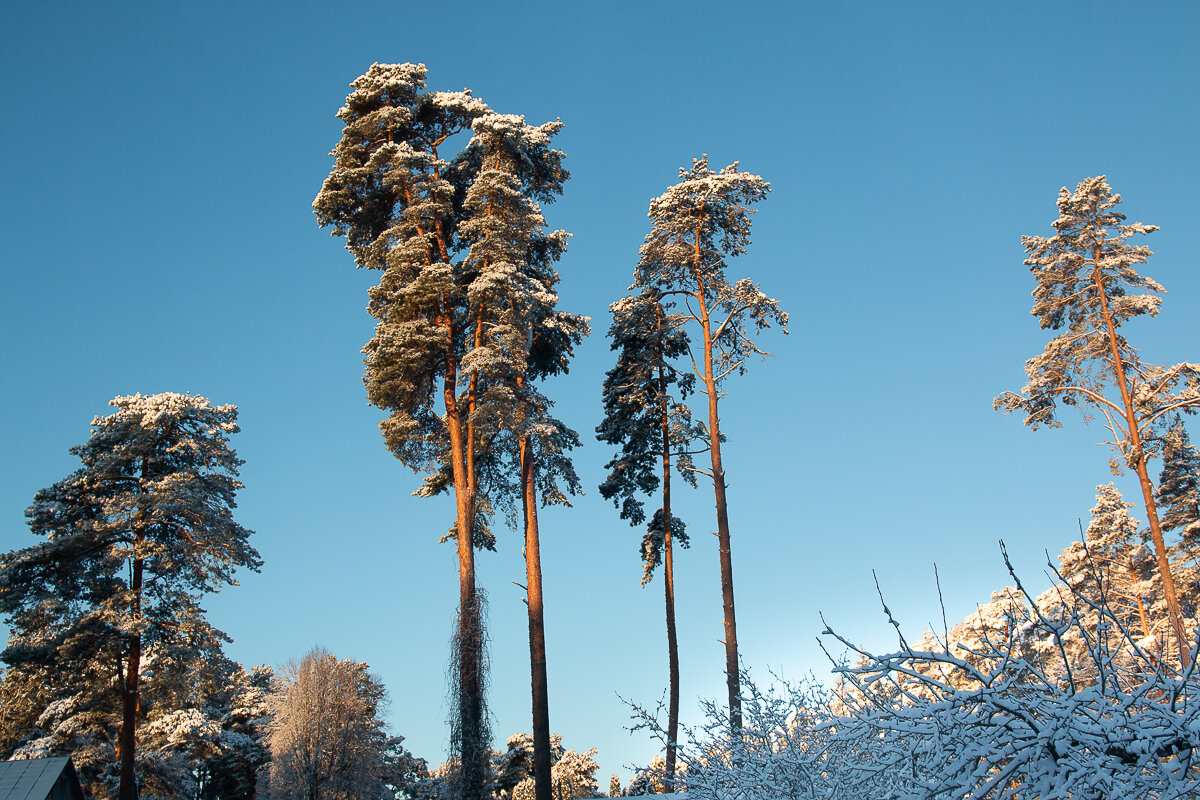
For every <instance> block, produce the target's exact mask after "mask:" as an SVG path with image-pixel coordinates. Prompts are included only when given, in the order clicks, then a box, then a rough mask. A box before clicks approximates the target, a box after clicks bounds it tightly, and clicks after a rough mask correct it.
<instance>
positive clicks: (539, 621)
mask: <svg viewBox="0 0 1200 800" xmlns="http://www.w3.org/2000/svg"><path fill="white" fill-rule="evenodd" d="M520 447H521V487H522V490H523V492H522V493H523V500H524V511H525V581H526V595H527V598H528V605H529V672H530V688H531V693H532V696H533V791H534V797H535V798H536V800H551V789H552V784H551V776H550V769H551V764H550V697H549V688H548V684H547V680H546V624H545V614H544V605H543V598H542V556H541V543H540V541H539V539H538V517H537V488H536V486H535V485H534V464H533V453H532V452H531V450H530V447H529V439H528V438H523V439H521V445H520Z"/></svg>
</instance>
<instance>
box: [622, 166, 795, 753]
mask: <svg viewBox="0 0 1200 800" xmlns="http://www.w3.org/2000/svg"><path fill="white" fill-rule="evenodd" d="M679 178H680V180H679V183H677V184H675V185H674V186H671V187H670V188H668V189H667V191H666V192H665V193H664V194H662V195H661V196H659V197H656V198H655V199H654V200H652V201H650V213H649V216H650V219H651V220H652V222H651V228H650V233H648V234H647V235H646V241H645V242H644V243H643V244H642V248H641V251H640V256H641V257H640V260H639V261H638V265H637V268H636V270H635V271H634V286H636V287H638V288H640V289H653V290H655V291H656V292H657V293H658V295H659V296H660V297H661V298H662V299H663V302H664V303H667V304H669V305H670V308H669V313H670V317H671V325H672V326H674V325H679V324H692V325H694V326H695V327H696V328H697V330H698V334H699V336H698V337H697V338H698V339H699V341H700V352H699V353H698V354H693V358H692V363H693V364H694V365H695V371H696V374H697V376H698V377H699V379H700V382H701V385H700V387H699V388H700V391H701V392H702V393H703V394H704V395H705V396H706V397H707V399H708V429H707V433H708V445H709V447H708V453H709V459H710V465H711V469H710V471H709V472H707V473H706V474H707V475H709V477H710V478H712V481H713V491H714V495H715V499H716V511H717V540H718V549H719V551H720V553H719V554H720V565H721V602H722V607H723V615H724V628H725V636H724V642H725V674H726V684H727V689H728V696H729V722H730V726H731V727H732V728H733V729H734V730H737V729H738V728H739V727H740V725H741V712H740V711H739V707H740V700H739V696H740V692H739V690H738V668H739V666H738V650H737V619H736V614H735V610H734V602H733V559H732V555H731V552H730V533H729V508H728V503H727V502H726V482H725V470H724V467H723V466H722V461H721V443H722V436H721V421H720V415H719V412H718V403H717V401H718V399H719V397H720V395H721V394H722V393H723V387H724V382H725V378H727V377H728V376H729V375H730V374H731V373H734V372H737V373H742V372H744V371H745V370H746V361H747V359H748V358H749V357H750V356H752V355H758V356H766V355H767V353H766V351H764V350H762V349H761V348H760V347H759V346H758V345H757V344H756V343H755V339H754V338H753V336H752V334H754V333H757V332H758V331H759V330H761V329H763V328H766V327H769V326H770V325H771V324H772V323H776V324H778V325H780V326H781V327H782V328H783V331H784V332H785V333H786V332H787V313H786V312H784V311H782V310H781V309H780V308H779V303H778V302H776V301H775V300H772V299H771V298H769V297H767V296H766V295H765V294H763V292H762V291H761V290H760V289H759V288H758V286H757V285H756V284H755V283H754V282H753V281H751V280H749V279H745V278H743V279H741V280H738V281H732V280H731V279H730V278H729V276H728V275H727V267H728V265H727V263H726V260H727V259H729V258H732V257H735V256H739V255H742V254H743V253H745V251H746V248H747V247H748V246H749V244H750V214H751V209H750V206H751V205H753V204H754V203H757V202H758V201H760V200H762V199H763V198H765V197H766V195H767V192H768V191H770V184H768V183H767V182H766V181H764V180H763V179H762V178H761V177H760V176H758V175H752V174H750V173H748V172H742V171H740V170H738V165H737V164H736V163H734V164H730V165H729V166H728V167H725V168H724V169H722V170H720V171H719V172H714V171H713V170H711V169H709V168H708V157H707V156H701V157H700V158H699V159H695V160H693V162H692V167H691V169H688V170H684V169H681V170H680V171H679Z"/></svg>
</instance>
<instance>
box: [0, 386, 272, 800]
mask: <svg viewBox="0 0 1200 800" xmlns="http://www.w3.org/2000/svg"><path fill="white" fill-rule="evenodd" d="M110 405H113V406H115V407H116V408H117V409H118V410H117V411H116V412H115V413H113V414H111V415H108V416H105V417H96V418H95V419H94V420H93V421H92V434H91V437H90V438H89V439H88V441H87V442H85V443H84V444H81V445H78V446H76V447H73V448H72V449H71V452H72V453H73V454H74V455H77V456H78V457H79V459H80V461H81V462H82V463H83V466H82V467H81V468H80V469H78V470H77V471H76V472H74V473H73V474H72V475H70V476H68V477H67V478H64V479H63V480H61V481H59V482H58V483H56V484H54V485H53V486H51V487H49V488H46V489H43V490H41V491H39V492H38V493H37V494H36V495H35V496H34V502H33V505H32V506H30V508H29V509H28V510H27V512H26V516H27V517H28V519H29V526H30V529H31V530H32V532H33V533H34V534H36V535H39V536H43V537H45V538H46V541H44V542H43V543H41V544H38V545H35V546H33V547H29V548H26V549H24V550H19V551H16V552H12V553H7V554H5V555H3V556H0V613H3V614H4V615H5V616H6V617H7V619H8V621H9V624H10V626H11V628H12V631H13V635H12V638H11V640H10V642H9V647H8V648H7V649H6V650H5V651H4V653H3V655H2V657H3V659H4V660H5V661H6V662H7V663H9V664H11V665H13V670H12V672H10V673H9V675H8V676H7V678H6V683H8V682H10V681H11V682H13V683H14V685H18V684H21V683H24V682H26V681H36V682H40V683H41V686H39V688H38V689H37V690H36V691H35V692H33V693H31V694H30V695H28V696H27V698H26V701H25V702H22V703H20V704H18V708H20V707H23V708H24V711H25V714H26V715H27V716H26V717H25V719H24V720H23V723H24V724H28V723H32V725H33V730H32V731H27V732H26V733H24V734H22V740H23V744H21V745H20V748H19V752H20V754H23V755H26V756H32V755H34V754H42V753H50V752H63V751H70V750H76V748H78V752H79V755H78V757H77V760H76V763H77V764H78V765H80V766H81V768H82V769H81V771H82V772H83V773H84V776H85V778H86V779H87V780H88V781H89V782H93V783H94V782H104V781H108V780H109V779H111V778H112V777H113V776H112V775H111V774H110V772H109V771H110V770H111V768H112V765H113V761H114V760H115V759H118V758H119V760H120V762H121V771H120V778H119V783H120V787H119V794H120V796H122V797H129V796H132V793H133V792H134V786H133V784H134V781H135V771H136V772H137V774H139V775H140V776H141V777H142V778H143V779H144V780H146V781H151V782H152V780H153V774H154V772H155V771H156V770H158V768H159V766H161V765H162V759H161V758H159V757H158V756H155V755H152V754H151V753H149V752H141V753H139V752H137V751H136V750H135V728H136V727H137V726H138V725H139V724H141V722H143V721H145V722H147V723H148V724H149V723H151V722H153V721H154V719H155V715H156V713H162V714H167V713H170V712H172V711H175V710H179V709H181V708H184V707H186V705H187V704H188V703H190V702H192V701H194V699H195V697H194V696H193V697H189V698H186V699H184V698H180V697H171V698H165V699H161V700H160V698H158V697H156V695H155V692H158V691H164V690H165V687H166V685H167V683H168V682H169V681H167V680H164V679H159V678H160V676H169V680H170V681H180V680H182V681H184V682H185V683H186V681H187V679H186V678H185V677H184V676H186V675H188V674H190V673H191V672H192V671H193V670H196V669H199V668H201V665H202V664H204V663H205V662H206V661H209V660H212V659H214V658H216V657H217V656H218V655H219V653H220V645H221V642H222V641H224V640H226V639H227V637H226V636H225V634H224V633H222V632H221V631H218V630H216V629H214V628H213V627H212V626H210V625H209V624H208V623H207V621H206V620H205V619H204V612H203V610H202V609H201V607H200V600H201V598H202V596H203V594H204V593H206V592H210V591H216V590H218V589H219V588H221V587H222V586H225V585H229V584H234V585H236V583H237V580H236V577H235V573H236V570H237V569H238V568H248V569H253V570H257V569H258V568H259V566H260V565H261V560H260V559H259V556H258V553H257V552H256V551H255V550H254V548H253V547H251V546H250V544H249V536H250V531H248V530H247V529H245V528H243V527H242V526H241V525H239V524H238V523H237V522H236V521H234V519H233V509H234V507H235V506H236V503H235V501H234V496H235V493H236V491H237V490H238V489H239V488H241V486H242V484H241V483H240V482H239V481H238V479H237V474H238V467H239V466H240V465H241V463H242V462H241V460H240V459H238V457H237V454H236V453H235V452H234V450H233V449H232V448H231V447H230V446H229V436H230V435H232V434H233V433H236V432H237V430H238V428H237V408H236V407H235V406H232V405H226V406H213V405H212V404H210V403H209V401H208V400H206V399H205V398H203V397H195V396H192V395H184V394H175V393H165V394H158V395H151V396H142V395H133V396H128V397H117V398H116V399H114V400H113V401H112V402H111V404H110ZM144 670H150V671H152V672H147V673H146V678H147V680H146V686H145V687H144V689H143V687H142V686H141V685H140V683H141V679H142V673H143V671H144ZM26 685H28V684H26ZM6 712H7V709H6ZM19 713H20V712H18V714H19ZM34 713H36V714H37V716H36V719H30V717H31V716H32V714H34ZM6 716H7V714H6ZM123 718H124V720H126V721H125V722H122V719H123ZM164 719H165V717H164ZM163 725H167V726H168V727H169V725H168V723H166V722H164V723H163ZM118 728H119V734H114V732H115V731H116V730H117V729H118ZM155 730H158V729H155ZM162 730H166V728H163V729H162ZM197 730H198V729H197ZM136 740H137V741H138V742H139V743H140V744H141V745H145V744H146V743H147V742H153V741H154V735H153V734H148V735H147V736H145V737H143V736H141V735H139V736H137V737H136ZM114 751H115V752H114ZM213 752H215V750H214V751H213ZM185 760H186V759H185ZM195 764H196V759H192V760H191V761H190V762H189V766H187V767H186V770H190V771H192V772H194V767H195ZM97 785H98V784H97ZM98 791H99V790H98ZM180 791H184V790H183V789H181V790H180ZM167 794H169V792H167Z"/></svg>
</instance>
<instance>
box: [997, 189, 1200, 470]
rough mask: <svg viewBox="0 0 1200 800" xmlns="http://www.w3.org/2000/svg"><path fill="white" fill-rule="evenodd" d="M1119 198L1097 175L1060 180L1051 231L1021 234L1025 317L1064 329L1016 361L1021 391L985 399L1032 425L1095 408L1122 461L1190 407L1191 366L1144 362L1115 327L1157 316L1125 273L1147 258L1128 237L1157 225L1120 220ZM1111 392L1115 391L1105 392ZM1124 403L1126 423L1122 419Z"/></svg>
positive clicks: (1195, 393)
mask: <svg viewBox="0 0 1200 800" xmlns="http://www.w3.org/2000/svg"><path fill="white" fill-rule="evenodd" d="M1120 202H1121V195H1119V194H1115V193H1114V192H1113V191H1112V189H1111V188H1110V187H1109V185H1108V183H1107V181H1106V180H1105V179H1104V176H1103V175H1101V176H1100V177H1098V178H1088V179H1087V180H1084V181H1082V182H1081V183H1080V184H1079V185H1078V186H1077V187H1076V188H1075V191H1073V192H1072V191H1068V190H1067V188H1066V187H1065V186H1064V187H1063V188H1062V190H1061V192H1060V193H1059V197H1058V210H1059V217H1058V219H1056V220H1055V221H1054V223H1053V226H1054V228H1055V231H1056V234H1055V235H1054V236H1051V237H1043V236H1023V237H1022V242H1023V244H1024V245H1025V252H1026V253H1027V258H1026V259H1025V264H1026V265H1027V266H1029V268H1030V271H1031V272H1032V273H1033V275H1034V277H1035V279H1036V280H1037V287H1036V288H1035V289H1034V292H1033V297H1034V305H1033V312H1032V313H1033V315H1034V316H1036V317H1037V318H1038V321H1039V322H1040V323H1041V326H1042V328H1044V329H1049V330H1055V331H1058V330H1063V329H1064V327H1065V330H1063V332H1062V333H1061V334H1059V335H1058V336H1056V337H1055V338H1054V339H1052V340H1051V341H1050V343H1049V344H1047V345H1046V349H1045V351H1044V352H1043V353H1041V354H1040V355H1038V356H1035V357H1034V358H1031V359H1030V360H1029V361H1028V362H1026V365H1025V371H1026V373H1027V374H1028V376H1029V383H1028V384H1027V385H1026V386H1025V388H1024V389H1022V390H1021V392H1020V393H1019V394H1018V393H1015V392H1005V393H1004V394H1002V395H1000V396H999V397H997V398H996V401H995V405H996V407H997V408H999V409H1001V410H1003V411H1021V412H1023V413H1024V414H1025V424H1026V425H1029V426H1030V427H1032V428H1035V429H1036V428H1037V427H1039V426H1042V425H1045V426H1047V427H1051V428H1056V427H1059V426H1060V425H1061V423H1060V422H1059V421H1058V418H1057V404H1058V403H1059V402H1061V403H1063V404H1064V405H1069V406H1074V405H1078V406H1083V407H1085V408H1087V409H1089V410H1091V411H1093V412H1096V413H1099V414H1100V415H1101V416H1102V417H1103V419H1104V421H1105V426H1106V427H1107V428H1108V429H1109V432H1110V433H1111V434H1112V440H1111V444H1112V445H1113V446H1114V447H1115V448H1116V450H1117V452H1118V454H1119V457H1120V461H1122V462H1125V463H1127V464H1128V465H1129V466H1130V467H1132V466H1133V465H1134V464H1135V463H1136V462H1137V461H1138V460H1140V459H1143V458H1145V457H1146V456H1147V455H1149V452H1143V451H1142V448H1150V447H1156V446H1157V445H1156V444H1153V443H1155V442H1157V441H1158V437H1156V436H1154V435H1152V434H1153V432H1154V431H1157V430H1159V428H1161V427H1164V426H1165V425H1166V424H1168V423H1169V422H1170V421H1171V420H1172V419H1174V417H1175V415H1176V414H1177V413H1178V412H1179V411H1180V410H1184V411H1194V410H1195V408H1196V407H1197V406H1198V405H1200V365H1197V364H1191V363H1182V364H1176V365H1175V366H1173V367H1157V366H1153V365H1150V364H1145V363H1143V362H1142V360H1141V357H1140V356H1139V354H1138V352H1137V351H1136V350H1135V349H1134V348H1133V347H1132V346H1130V344H1129V343H1128V341H1126V339H1125V337H1124V336H1122V335H1120V333H1119V329H1120V328H1121V326H1122V325H1123V324H1124V323H1125V322H1126V321H1128V320H1129V319H1131V318H1133V317H1136V316H1140V315H1150V316H1157V315H1158V310H1159V305H1160V304H1161V300H1162V299H1161V297H1159V295H1160V294H1162V293H1163V292H1164V289H1163V288H1162V286H1160V285H1159V284H1158V283H1157V282H1156V281H1155V280H1153V279H1152V278H1148V277H1146V276H1144V275H1141V274H1140V273H1138V272H1137V270H1136V269H1135V267H1136V266H1137V265H1139V264H1144V263H1146V262H1147V260H1148V259H1149V257H1150V256H1151V255H1152V253H1151V251H1150V248H1148V247H1147V246H1145V245H1134V244H1132V243H1131V242H1130V239H1131V238H1132V237H1134V236H1144V235H1146V234H1149V233H1152V232H1153V231H1156V230H1158V227H1157V226H1155V225H1143V224H1142V223H1140V222H1135V223H1128V224H1127V223H1126V222H1125V215H1124V214H1122V213H1120V212H1119V211H1117V210H1116V208H1117V206H1118V205H1119V204H1120ZM1138 292H1141V293H1140V294H1139V293H1138ZM1113 390H1115V391H1116V392H1117V393H1118V394H1120V395H1121V396H1118V397H1115V398H1114V397H1112V396H1111V395H1110V392H1111V391H1113ZM1125 394H1128V398H1125V397H1124V395H1125ZM1123 401H1124V402H1123ZM1126 405H1129V406H1131V409H1130V410H1132V411H1133V412H1134V413H1133V419H1127V417H1128V416H1129V415H1128V414H1127V413H1126V412H1127V409H1126V407H1125V406H1126ZM1114 466H1115V465H1114Z"/></svg>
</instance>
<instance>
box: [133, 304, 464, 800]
mask: <svg viewBox="0 0 1200 800" xmlns="http://www.w3.org/2000/svg"><path fill="white" fill-rule="evenodd" d="M446 332H447V341H448V345H449V347H448V349H447V354H446V364H445V383H444V386H443V401H444V403H445V407H446V426H447V428H448V432H449V434H450V457H451V459H452V466H453V472H454V501H455V511H456V520H455V534H456V536H455V539H456V545H457V551H458V603H459V608H458V631H457V634H456V638H457V640H458V642H457V644H458V646H457V648H456V649H457V656H458V665H457V667H458V698H457V702H458V720H457V723H458V727H459V731H458V736H459V742H458V745H459V754H458V755H459V759H460V761H459V769H460V770H461V774H460V786H461V796H462V798H463V800H485V791H484V790H485V784H486V781H487V775H486V770H485V760H486V758H487V743H486V742H484V741H483V738H484V737H483V735H482V732H483V730H484V723H485V720H484V703H483V684H484V676H483V646H484V644H483V620H482V609H481V608H480V598H479V594H478V591H477V589H476V585H475V547H474V542H473V536H472V533H473V530H474V527H475V519H474V517H475V497H474V494H473V492H472V490H473V488H474V480H473V476H472V475H471V473H472V472H473V471H474V464H473V463H471V461H470V459H468V458H467V451H468V447H467V445H466V442H464V436H463V425H462V419H461V413H460V409H459V408H458V404H457V375H458V371H457V363H456V361H455V358H454V355H453V349H452V345H453V335H454V331H453V328H452V327H451V325H450V324H448V323H447V324H446ZM122 800H123V798H122Z"/></svg>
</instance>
